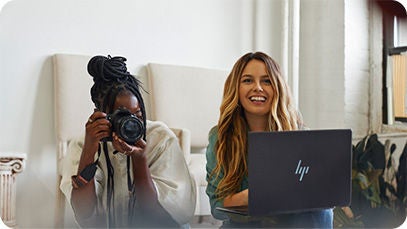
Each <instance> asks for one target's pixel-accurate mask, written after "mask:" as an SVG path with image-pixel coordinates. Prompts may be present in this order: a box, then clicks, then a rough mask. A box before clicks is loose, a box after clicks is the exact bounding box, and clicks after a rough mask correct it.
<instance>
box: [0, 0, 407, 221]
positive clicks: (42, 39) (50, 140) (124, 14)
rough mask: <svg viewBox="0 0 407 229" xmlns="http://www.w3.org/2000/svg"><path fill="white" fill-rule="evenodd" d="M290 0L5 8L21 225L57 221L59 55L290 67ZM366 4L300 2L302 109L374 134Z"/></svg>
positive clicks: (58, 0)
mask: <svg viewBox="0 0 407 229" xmlns="http://www.w3.org/2000/svg"><path fill="white" fill-rule="evenodd" d="M282 1H292V0H273V1H267V0H172V1H168V0H116V1H111V0H85V1H84V0H35V1H32V0H31V1H30V0H14V1H12V2H10V3H9V4H8V5H6V7H5V8H4V9H3V10H2V11H1V13H0V77H1V83H0V91H1V95H2V96H0V107H1V111H0V122H1V123H0V125H1V128H2V131H1V133H0V139H1V140H0V150H1V151H19V152H25V153H27V154H28V159H27V168H26V170H25V171H24V172H23V173H22V174H20V175H18V176H17V183H18V187H17V191H18V196H17V198H18V200H17V222H18V224H19V226H20V227H37V228H38V227H40V228H43V227H52V226H53V208H54V198H55V183H56V180H55V174H56V171H55V170H56V163H55V160H56V157H55V156H56V153H55V152H56V150H55V149H56V146H55V136H54V134H55V131H54V116H53V115H54V110H53V109H54V104H53V102H54V101H53V79H52V63H51V56H52V55H53V54H54V53H73V54H86V55H96V54H103V55H107V54H112V55H123V56H125V57H127V58H128V66H129V70H130V71H135V69H134V67H132V66H138V65H139V64H146V63H148V62H157V63H167V64H181V65H191V66H199V67H210V68H221V69H230V68H231V67H232V64H233V63H234V62H235V61H236V59H237V58H238V57H240V56H241V55H242V54H244V53H245V52H247V51H252V50H261V51H265V52H266V53H269V54H270V55H272V56H273V57H274V58H275V59H276V60H277V61H278V62H280V63H281V62H283V61H284V60H283V56H284V55H283V54H284V53H283V52H284V51H283V50H282V47H281V44H282V39H283V38H282V34H283V31H284V29H285V28H284V26H283V21H284V20H286V19H284V20H283V18H282V17H284V16H283V15H282V14H281V10H282V6H283V3H282ZM367 1H368V0H357V1H354V0H312V1H301V5H300V49H299V50H300V53H299V55H300V58H299V84H300V86H299V107H300V109H301V111H302V113H303V116H304V119H305V122H306V124H307V125H308V126H309V127H311V128H352V130H353V131H354V133H356V134H357V135H365V134H367V132H368V128H369V127H368V126H369V124H368V120H369V117H368V116H369V113H368V111H369V108H368V106H367V104H369V102H374V101H369V82H370V80H369V79H368V78H369V73H368V69H369V57H368V55H369V52H368V48H369V39H371V38H369V36H368V34H369V32H370V31H369V29H368V28H369V26H368V21H367V20H368V12H367V11H366V8H367ZM379 44H380V43H379ZM282 67H283V69H286V68H285V67H287V66H282ZM78 83H80V82H78ZM206 93H207V92H206ZM371 115H375V114H371ZM401 142H402V141H401ZM72 225H73V224H72Z"/></svg>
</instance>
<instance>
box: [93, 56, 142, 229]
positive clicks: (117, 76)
mask: <svg viewBox="0 0 407 229" xmlns="http://www.w3.org/2000/svg"><path fill="white" fill-rule="evenodd" d="M125 61H126V58H124V57H120V56H117V57H111V56H110V55H108V56H107V57H105V56H94V57H92V58H91V59H90V61H89V63H88V72H89V74H90V75H91V76H92V77H93V82H94V84H93V86H92V88H91V89H90V95H91V98H92V101H93V103H94V104H95V107H96V108H97V109H98V110H99V111H102V112H105V113H112V112H114V111H113V107H114V103H115V101H116V97H117V96H118V95H121V94H123V93H128V92H130V93H132V94H133V95H134V96H135V97H136V98H137V100H138V102H139V106H140V109H141V112H142V118H143V120H142V121H143V124H144V126H146V110H145V106H144V101H143V98H142V96H141V92H140V89H143V88H142V87H141V82H140V81H139V80H138V79H136V78H135V77H134V76H133V75H131V74H130V73H129V72H128V71H127V67H126V63H125ZM145 130H146V128H144V133H143V136H144V137H143V139H144V140H146V133H145ZM99 147H100V146H99ZM103 151H104V154H105V158H106V163H107V169H108V181H107V184H108V190H107V204H108V206H107V212H108V217H109V226H114V225H115V220H114V218H115V217H114V215H115V212H114V200H113V199H112V197H113V195H114V179H113V174H114V168H113V166H112V163H111V161H110V158H109V154H108V150H107V143H106V142H103ZM127 166H128V167H129V163H128V165H127ZM128 172H129V170H128ZM128 175H129V174H128ZM129 182H131V181H129ZM130 186H131V185H130V184H129V187H130ZM112 201H113V206H112ZM112 208H113V209H112ZM130 210H132V209H130Z"/></svg>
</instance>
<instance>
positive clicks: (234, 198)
mask: <svg viewBox="0 0 407 229" xmlns="http://www.w3.org/2000/svg"><path fill="white" fill-rule="evenodd" d="M248 195H249V190H248V189H245V190H243V191H241V192H238V193H235V194H232V195H230V196H228V197H226V198H225V199H224V201H223V206H225V207H230V206H245V205H248V202H249V198H248Z"/></svg>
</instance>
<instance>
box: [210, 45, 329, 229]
mask: <svg viewBox="0 0 407 229" xmlns="http://www.w3.org/2000/svg"><path fill="white" fill-rule="evenodd" d="M299 129H303V122H302V117H301V115H300V113H299V112H298V111H297V110H296V108H295V106H294V104H293V101H292V97H291V93H290V89H289V87H288V85H287V83H286V81H285V80H284V78H283V76H282V75H281V71H280V67H279V65H278V64H277V62H276V61H274V60H273V59H272V58H271V57H270V56H268V55H267V54H265V53H262V52H255V53H247V54H245V55H243V56H242V57H241V58H240V59H239V60H238V61H237V62H236V63H235V65H234V66H233V69H232V71H231V73H230V74H229V76H228V78H227V79H226V82H225V86H224V91H223V100H222V103H221V106H220V117H219V121H218V125H217V126H215V127H214V128H212V130H211V131H210V133H209V145H208V148H207V151H206V157H207V165H206V170H207V178H206V179H207V181H208V186H207V189H206V193H207V194H208V196H209V199H210V204H211V212H212V215H213V216H214V217H215V218H217V219H220V220H224V222H223V226H224V227H240V226H243V227H264V226H267V227H268V226H293V227H304V226H311V227H332V210H331V209H329V210H321V211H312V212H305V213H297V214H281V215H275V216H270V217H264V218H256V219H253V218H247V219H245V220H242V219H239V220H236V219H235V218H233V219H232V218H230V217H229V215H226V214H224V213H222V212H220V211H219V210H216V207H229V206H244V205H248V192H249V190H248V163H247V135H248V132H249V131H291V130H299ZM238 221H239V222H238ZM242 221H243V222H242Z"/></svg>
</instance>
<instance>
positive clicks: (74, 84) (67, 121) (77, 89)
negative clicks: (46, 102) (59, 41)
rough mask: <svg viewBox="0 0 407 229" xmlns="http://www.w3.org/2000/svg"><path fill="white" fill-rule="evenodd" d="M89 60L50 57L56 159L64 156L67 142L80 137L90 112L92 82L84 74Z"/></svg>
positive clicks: (87, 58) (65, 55)
mask: <svg viewBox="0 0 407 229" xmlns="http://www.w3.org/2000/svg"><path fill="white" fill-rule="evenodd" d="M90 58H91V57H90V56H85V55H70V54H56V55H54V56H53V64H54V90H55V91H54V94H55V127H56V129H55V131H56V136H57V144H58V160H59V159H62V158H63V157H64V156H65V150H66V145H67V142H68V140H69V139H72V138H74V137H77V136H80V135H81V134H83V131H84V126H85V122H86V120H87V118H88V116H89V115H90V114H91V113H92V111H93V107H94V105H93V103H92V101H91V98H90V88H91V86H92V84H93V81H92V78H91V77H90V75H89V74H88V72H87V64H88V61H89V60H90Z"/></svg>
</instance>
